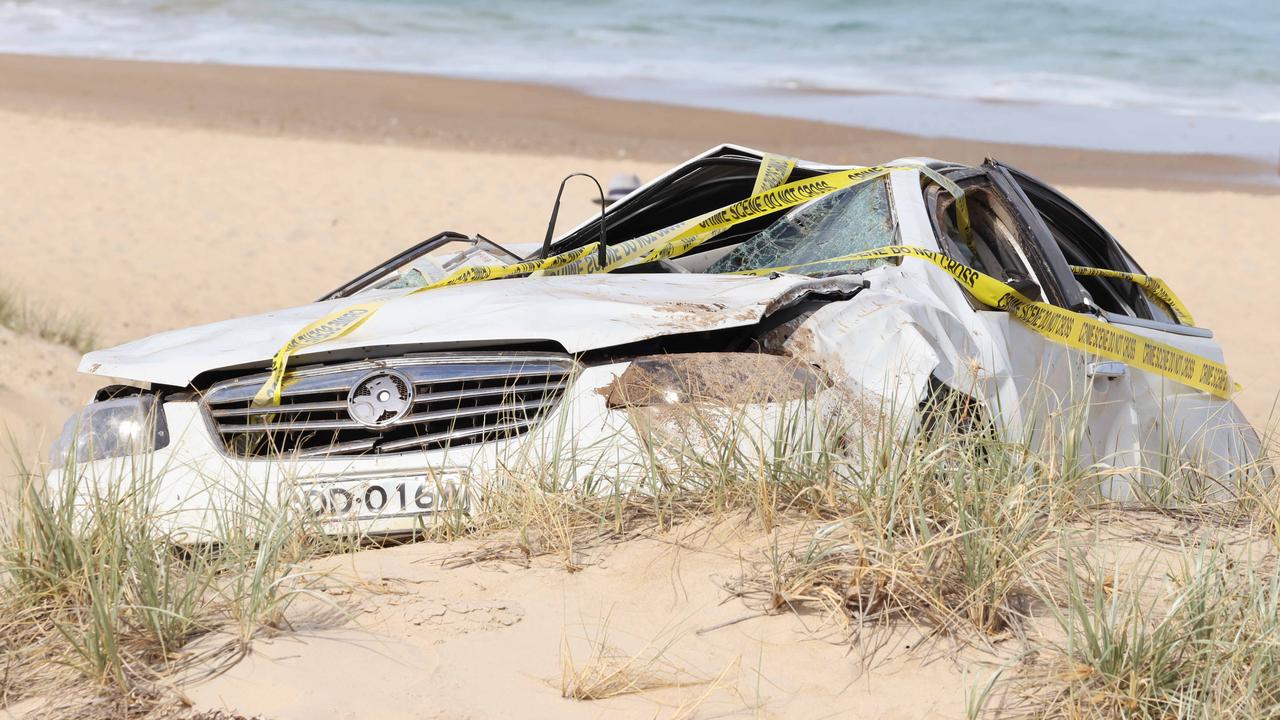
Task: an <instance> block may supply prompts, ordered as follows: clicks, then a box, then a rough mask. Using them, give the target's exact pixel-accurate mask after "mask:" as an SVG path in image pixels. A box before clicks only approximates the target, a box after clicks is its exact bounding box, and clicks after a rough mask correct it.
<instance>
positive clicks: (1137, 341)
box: [732, 245, 1236, 399]
mask: <svg viewBox="0 0 1280 720" xmlns="http://www.w3.org/2000/svg"><path fill="white" fill-rule="evenodd" d="M896 257H915V258H920V259H922V260H927V261H929V262H931V263H933V264H934V265H936V266H937V267H939V268H941V269H942V270H944V271H945V272H946V273H947V274H949V275H950V276H951V277H953V278H955V279H956V281H957V282H959V283H960V285H961V286H963V287H964V289H965V290H967V291H968V292H969V294H970V295H972V296H973V297H974V299H975V300H977V301H978V302H980V303H982V304H983V305H986V306H988V307H993V308H996V309H998V310H1006V311H1008V313H1009V314H1010V315H1012V316H1013V317H1014V318H1015V319H1017V320H1018V321H1020V322H1021V323H1022V324H1024V325H1026V326H1027V327H1028V328H1030V329H1031V330H1033V331H1035V332H1036V333H1038V334H1039V335H1041V336H1043V337H1045V338H1048V339H1049V340H1052V341H1054V342H1057V343H1060V344H1062V345H1066V346H1068V347H1073V348H1076V349H1077V350H1083V351H1085V352H1088V353H1092V354H1094V355H1098V356H1101V357H1105V358H1110V359H1112V360H1119V361H1121V362H1124V363H1126V364H1128V365H1132V366H1133V367H1136V368H1139V369H1142V370H1146V371H1148V372H1153V373H1156V374H1157V375H1161V376H1163V377H1167V378H1169V379H1171V380H1175V381H1177V382H1180V383H1182V384H1184V385H1187V386H1188V387H1193V388H1195V389H1197V390H1203V391H1205V392H1207V393H1209V394H1211V395H1214V396H1216V397H1220V398H1223V399H1230V398H1231V394H1232V392H1233V391H1234V390H1235V389H1236V386H1235V383H1233V382H1232V381H1231V378H1230V375H1229V374H1228V373H1227V367H1226V366H1225V365H1223V364H1222V363H1218V362H1214V361H1213V360H1210V359H1208V358H1205V357H1201V356H1199V355H1196V354H1194V353H1190V352H1187V351H1186V350H1183V349H1181V348H1176V347H1174V346H1172V345H1167V344H1165V343H1162V342H1157V341H1155V340H1152V339H1150V338H1148V337H1146V336H1144V335H1139V334H1138V333H1135V332H1130V331H1128V330H1123V329H1121V328H1117V327H1115V326H1113V325H1111V324H1109V323H1106V322H1103V321H1101V320H1098V319H1096V318H1092V317H1089V316H1088V315H1083V314H1081V313H1077V312H1072V311H1070V310H1066V309H1064V308H1060V307H1056V306H1054V305H1049V304H1048V303H1042V302H1038V301H1036V300H1032V299H1030V298H1028V297H1026V296H1025V295H1023V294H1022V293H1020V292H1018V291H1017V290H1014V289H1013V288H1012V287H1010V286H1008V285H1006V284H1005V283H1003V282H1000V281H999V280H997V279H995V278H993V277H991V276H990V275H986V274H984V273H981V272H978V271H977V270H974V269H973V268H971V267H969V266H968V265H965V264H963V263H961V262H960V261H958V260H955V259H953V258H950V257H948V256H946V255H943V254H942V253H940V252H935V251H933V250H926V249H925V248H919V247H911V246H908V245H888V246H885V247H881V248H876V249H874V250H867V251H864V252H859V253H853V254H852V255H843V256H840V257H835V258H828V259H826V260H816V261H814V262H807V263H801V264H799V265H788V266H782V267H773V268H760V269H756V270H740V271H738V272H736V273H732V274H734V275H768V274H771V273H780V272H788V271H791V270H795V269H797V268H802V267H813V266H818V265H828V264H831V263H850V262H857V261H860V260H880V259H887V258H896ZM1144 277H1145V276H1144Z"/></svg>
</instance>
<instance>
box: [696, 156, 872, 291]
mask: <svg viewBox="0 0 1280 720" xmlns="http://www.w3.org/2000/svg"><path fill="white" fill-rule="evenodd" d="M894 237H895V228H894V223H893V211H892V209H891V208H890V202H889V187H888V183H887V182H885V179H884V178H878V179H876V180H870V181H867V182H864V183H859V184H858V185H854V186H853V187H849V188H845V189H844V190H839V191H836V192H833V193H831V194H830V195H826V196H823V197H820V198H818V199H816V200H811V201H810V202H808V203H805V204H804V205H801V206H800V207H798V208H796V209H794V210H792V211H791V212H789V213H787V214H786V215H784V216H783V217H782V218H780V219H779V220H777V221H776V222H774V223H773V224H772V225H770V226H769V227H767V228H765V229H764V230H762V231H761V232H760V233H759V234H757V235H756V236H755V237H752V238H751V239H749V240H747V241H745V242H743V243H742V244H741V245H739V246H737V247H736V248H734V249H733V250H732V251H731V252H729V254H727V255H725V256H724V257H722V258H720V259H719V260H717V261H716V262H714V263H712V264H711V266H710V267H709V268H707V272H709V273H727V272H737V271H740V270H759V269H764V268H779V267H788V266H792V265H803V264H806V263H816V264H813V265H807V266H806V267H801V268H796V269H795V270H791V271H789V272H795V273H799V274H802V275H829V274H833V273H853V272H862V271H864V270H866V269H867V268H870V267H873V266H875V265H882V264H885V263H888V262H891V261H890V260H864V261H859V262H848V261H835V262H822V261H823V260H828V259H831V258H839V257H841V256H844V255H852V254H854V253H858V252H862V251H864V250H872V249H875V248H878V247H883V246H885V245H893V244H895V241H894Z"/></svg>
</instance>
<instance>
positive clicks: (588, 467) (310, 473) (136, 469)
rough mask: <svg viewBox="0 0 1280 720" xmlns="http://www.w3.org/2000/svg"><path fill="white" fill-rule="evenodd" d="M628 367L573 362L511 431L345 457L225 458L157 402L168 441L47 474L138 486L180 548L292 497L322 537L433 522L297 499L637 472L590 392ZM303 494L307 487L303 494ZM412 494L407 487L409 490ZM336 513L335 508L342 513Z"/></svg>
mask: <svg viewBox="0 0 1280 720" xmlns="http://www.w3.org/2000/svg"><path fill="white" fill-rule="evenodd" d="M628 365H629V363H627V362H622V363H611V364H606V365H597V366H592V367H586V368H582V369H581V370H580V371H579V372H578V374H577V376H576V378H575V379H574V381H573V382H572V384H571V385H570V386H569V388H568V389H567V390H566V391H565V394H564V395H563V397H562V401H561V402H560V403H559V404H558V405H557V406H556V407H555V408H554V409H553V410H552V411H551V412H549V413H547V414H546V416H544V417H543V418H542V419H541V421H540V422H539V423H538V424H537V425H535V426H534V427H533V428H532V429H530V430H529V431H528V432H526V433H524V434H523V435H519V436H517V437H514V438H509V439H505V440H500V441H494V442H484V443H476V444H472V445H466V446H462V447H456V448H445V449H439V450H428V451H416V452H402V453H396V454H386V455H378V454H369V455H360V456H350V457H323V456H322V457H316V458H298V459H291V458H283V459H281V458H262V459H256V458H255V459H245V458H240V457H233V456H231V455H229V454H228V453H227V452H226V450H225V448H224V446H223V445H222V444H221V442H220V441H219V440H218V439H217V438H215V437H214V436H213V434H212V431H211V429H210V426H209V423H208V422H207V420H206V416H205V413H204V410H203V409H202V407H201V406H200V404H199V403H198V402H190V401H173V402H166V403H165V404H164V413H165V419H166V422H167V424H168V428H169V434H170V440H169V443H168V445H167V446H166V447H163V448H160V449H158V450H155V451H153V452H151V453H149V454H147V455H146V456H145V457H138V456H134V457H126V458H109V459H102V460H96V461H92V462H86V463H79V464H77V465H74V466H72V467H69V468H65V469H58V470H54V471H53V472H52V473H51V474H50V476H49V478H48V480H49V484H50V485H52V486H56V487H63V488H65V487H66V484H67V483H75V484H76V488H77V496H79V495H83V494H84V493H88V492H91V491H92V492H99V491H98V490H91V489H93V488H101V487H103V486H104V485H110V484H113V485H116V486H119V487H133V488H141V487H145V488H146V490H145V491H146V492H147V493H149V494H150V496H151V497H150V502H151V504H152V505H153V507H154V514H155V517H156V519H157V524H158V525H159V529H160V530H161V531H162V532H164V533H166V534H167V535H169V536H171V537H172V538H173V539H174V540H175V541H177V542H182V543H196V542H203V541H211V540H216V539H217V537H218V535H219V533H221V532H223V531H225V529H226V527H227V525H228V522H229V520H228V518H229V517H231V516H244V515H249V516H252V515H255V514H258V515H260V514H261V509H262V508H267V507H280V504H281V503H284V502H289V501H291V500H296V501H298V502H299V503H300V505H299V506H300V507H303V508H310V509H311V510H312V511H315V512H317V513H324V516H323V517H319V518H317V519H318V520H319V522H318V526H319V528H320V529H321V530H322V531H324V532H328V533H334V534H339V533H340V534H351V533H365V534H374V535H387V534H403V533H410V532H414V531H419V530H421V529H422V528H423V527H424V525H429V524H430V523H432V522H433V521H434V519H433V517H432V516H433V515H434V510H424V511H421V512H417V511H413V512H386V513H377V512H373V511H369V510H367V509H365V510H360V511H357V510H356V509H354V508H345V507H339V508H336V509H335V508H334V507H333V506H332V503H330V505H329V506H327V507H326V506H325V504H324V503H315V502H311V503H310V504H308V503H307V501H306V497H311V498H315V497H316V496H317V495H319V496H324V495H325V494H326V489H327V488H332V489H335V490H337V489H339V488H341V489H342V490H341V491H340V492H339V494H341V492H343V491H345V492H347V493H351V492H352V490H353V489H354V490H355V491H356V492H355V494H357V495H359V494H360V490H359V489H360V488H362V487H364V485H365V484H379V483H383V482H384V481H387V480H403V481H406V482H414V481H416V482H422V483H427V484H431V485H436V486H439V485H440V484H442V483H443V484H447V485H450V486H460V487H455V488H454V489H455V490H456V491H457V492H458V493H459V497H461V498H463V499H465V500H467V501H468V502H474V501H475V499H476V498H477V497H479V495H480V494H482V493H483V491H484V488H485V487H487V486H488V485H489V484H490V483H493V482H498V481H500V480H501V479H502V478H503V476H504V475H505V476H509V475H510V474H511V473H517V472H524V473H532V472H542V473H543V476H545V475H546V473H545V471H546V469H547V468H550V467H554V480H555V482H556V483H557V484H558V489H568V488H570V487H573V486H575V485H582V484H585V483H587V482H588V481H591V482H594V483H596V484H597V485H599V484H601V483H602V481H603V485H604V486H606V487H608V486H611V485H613V486H616V485H617V484H618V483H624V482H634V481H636V479H637V477H638V473H643V467H642V463H641V462H639V459H640V458H641V457H642V455H643V453H642V452H640V449H641V441H640V437H639V436H638V434H637V432H636V430H635V428H634V427H633V425H632V424H631V423H630V422H629V416H628V414H627V413H626V412H625V411H620V410H613V409H610V408H609V407H607V406H606V402H605V398H604V396H603V394H602V393H601V392H600V389H601V388H606V387H608V386H609V384H610V383H611V382H612V381H613V380H614V378H615V377H617V376H618V375H620V374H621V373H622V372H623V371H624V370H626V368H627V367H628ZM308 491H310V492H309V493H308ZM410 492H412V490H410ZM344 509H345V510H346V512H343V510H344Z"/></svg>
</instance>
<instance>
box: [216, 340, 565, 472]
mask: <svg viewBox="0 0 1280 720" xmlns="http://www.w3.org/2000/svg"><path fill="white" fill-rule="evenodd" d="M573 368H574V362H573V360H571V359H570V358H569V357H568V356H566V355H554V354H546V353H536V354H535V353H489V354H471V353H434V354H430V355H408V356H404V357H399V358H393V359H387V360H376V361H368V360H367V361H361V362H353V363H344V364H340V365H321V366H312V367H303V368H300V369H298V370H296V371H290V373H289V375H288V377H287V379H286V381H285V385H284V388H283V390H282V392H281V399H280V405H279V406H270V407H254V406H253V397H254V395H255V394H256V393H257V392H258V389H259V388H261V387H262V384H263V383H265V382H266V381H267V379H268V378H269V377H270V376H269V375H268V374H259V375H253V376H248V377H242V378H236V379H234V380H227V381H224V382H220V383H217V384H215V385H213V386H212V387H210V388H209V390H208V392H207V393H206V394H205V395H204V399H203V402H204V406H205V409H206V412H207V413H208V416H209V417H210V418H211V419H212V421H213V426H214V430H215V431H216V433H217V435H218V437H219V438H220V439H221V441H222V442H223V443H224V445H225V447H226V449H227V452H228V453H230V454H232V455H235V456H239V457H246V458H250V457H270V456H275V455H288V456H293V457H316V456H353V455H364V454H368V453H401V452H415V451H425V450H438V449H442V448H446V447H461V446H466V445H474V444H477V443H483V442H491V441H494V440H501V439H506V438H511V437H515V436H517V435H520V434H523V433H524V432H526V431H528V430H529V428H530V427H532V426H533V425H534V423H536V422H537V420H538V419H539V418H540V417H542V416H543V415H545V414H546V413H547V412H548V411H549V410H550V409H551V408H552V407H554V406H555V405H556V404H557V403H558V402H559V401H560V397H561V395H563V393H564V389H565V387H566V385H567V384H568V383H569V380H570V375H571V374H572V371H573ZM407 386H408V387H411V388H412V389H411V390H410V389H408V387H407ZM353 388H354V389H355V390H356V392H355V393H353V392H352V391H353ZM370 388H373V392H374V393H378V394H380V395H381V396H382V397H387V398H390V400H389V405H390V406H391V407H389V409H388V408H386V407H382V406H379V407H377V408H375V409H374V410H373V411H368V410H367V408H366V410H365V411H364V412H360V411H357V412H356V414H355V415H353V414H352V411H351V410H350V406H351V403H349V398H352V397H354V400H355V402H356V403H358V402H359V401H361V400H362V399H363V400H368V399H369V397H370ZM397 403H399V404H397ZM356 417H360V418H361V420H357V419H356ZM362 421H363V422H362Z"/></svg>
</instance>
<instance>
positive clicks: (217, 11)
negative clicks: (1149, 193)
mask: <svg viewBox="0 0 1280 720" xmlns="http://www.w3.org/2000/svg"><path fill="white" fill-rule="evenodd" d="M0 51H7V52H24V53H37V54H53V55H77V56H99V57H120V58H134V59H157V60H177V61H193V62H222V63H244V64H258V65H283V66H304V67H342V68H363V69H381V70H396V71H407V72H423V73H437V74H447V75H458V76H465V77H480V78H502V79H514V80H531V81H538V82H550V83H556V84H564V85H568V86H573V87H578V88H582V89H585V90H588V91H590V92H594V93H599V94H604V95H614V96H621V97H635V98H646V99H657V100H664V101H667V102H675V103H682V104H693V105H710V106H720V107H729V108H735V109H746V110H752V111H759V112H766V113H773V114H781V115H792V116H799V117H813V118H817V119H824V120H829V121H832V122H839V123H846V124H854V125H865V126H871V127H882V128H892V129H899V130H904V131H908V132H917V133H922V134H929V135H952V136H960V137H973V138H978V139H990V140H1013V141H1025V142H1041V143H1049V144H1058V145H1067V146H1082V147H1100V148H1111V149H1133V150H1145V151H1179V152H1186V151H1203V152H1226V153H1230V154H1237V155H1247V156H1253V157H1260V158H1270V159H1275V158H1276V157H1277V153H1280V0H1214V1H1213V2H1206V1H1205V0H1124V1H1123V2H1117V1H1116V0H1044V1H1041V2H1029V1H1014V0H966V1H965V2H955V1H951V0H948V1H942V0H916V1H915V2H903V3H886V2H884V1H883V0H818V1H816V2H809V3H804V4H799V3H783V2H770V3H763V2H725V1H723V0H703V1H697V0H693V1H690V0H685V1H682V2H681V1H677V0H643V1H631V2H625V1H623V0H603V1H601V2H586V1H582V0H559V1H555V2H534V1H532V0H530V1H524V2H522V1H520V0H480V1H478V2H444V1H441V0H0Z"/></svg>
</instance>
